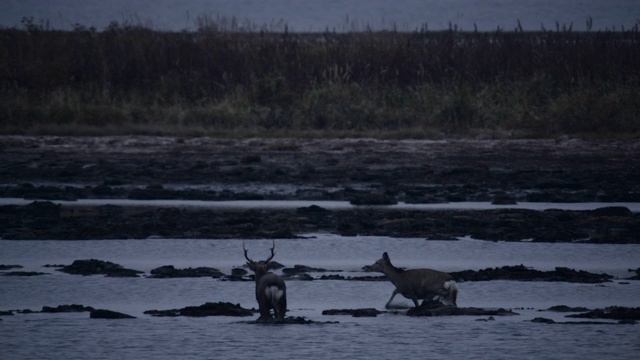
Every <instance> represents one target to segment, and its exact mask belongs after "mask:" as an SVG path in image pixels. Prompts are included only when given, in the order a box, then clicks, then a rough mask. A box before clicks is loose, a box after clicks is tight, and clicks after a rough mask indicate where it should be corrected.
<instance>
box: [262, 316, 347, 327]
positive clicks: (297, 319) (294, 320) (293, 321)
mask: <svg viewBox="0 0 640 360" xmlns="http://www.w3.org/2000/svg"><path fill="white" fill-rule="evenodd" d="M251 323H254V324H260V325H312V324H337V323H338V322H333V321H328V322H316V321H313V320H309V319H307V318H305V317H302V316H288V317H285V318H284V319H277V318H258V319H256V320H255V321H252V322H251Z"/></svg>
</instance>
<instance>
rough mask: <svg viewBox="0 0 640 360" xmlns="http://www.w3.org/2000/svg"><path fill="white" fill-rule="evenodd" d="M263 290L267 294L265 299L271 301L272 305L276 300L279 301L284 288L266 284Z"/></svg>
mask: <svg viewBox="0 0 640 360" xmlns="http://www.w3.org/2000/svg"><path fill="white" fill-rule="evenodd" d="M264 292H265V294H266V295H267V299H269V301H271V304H273V305H274V306H275V305H276V304H277V303H278V301H280V298H281V297H282V295H284V290H282V289H281V288H280V287H278V286H276V285H271V286H267V288H266V289H264Z"/></svg>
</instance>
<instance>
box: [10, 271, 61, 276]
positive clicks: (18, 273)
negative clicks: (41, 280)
mask: <svg viewBox="0 0 640 360" xmlns="http://www.w3.org/2000/svg"><path fill="white" fill-rule="evenodd" d="M0 275H4V276H39V275H49V274H47V273H43V272H37V271H9V272H7V273H2V274H0Z"/></svg>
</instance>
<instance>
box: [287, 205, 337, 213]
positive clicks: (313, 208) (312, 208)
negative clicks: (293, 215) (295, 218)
mask: <svg viewBox="0 0 640 360" xmlns="http://www.w3.org/2000/svg"><path fill="white" fill-rule="evenodd" d="M296 212H297V213H298V214H306V215H314V214H327V213H330V212H331V210H327V209H325V208H323V207H320V206H318V205H311V206H307V207H300V208H298V209H296Z"/></svg>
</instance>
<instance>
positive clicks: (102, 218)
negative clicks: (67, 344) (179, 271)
mask: <svg viewBox="0 0 640 360" xmlns="http://www.w3.org/2000/svg"><path fill="white" fill-rule="evenodd" d="M317 232H329V233H334V234H339V235H342V236H357V235H360V236H370V235H371V236H390V237H417V238H421V237H422V238H425V239H433V240H455V239H457V238H458V237H464V236H471V237H473V238H476V239H481V240H492V241H523V240H526V241H536V242H591V243H621V244H622V243H639V242H640V236H639V234H640V214H638V213H632V212H631V211H629V210H628V209H627V208H624V207H610V208H601V209H596V210H589V211H569V210H547V211H536V210H523V209H496V210H460V211H454V210H438V211H435V210H427V211H417V210H386V209H385V208H372V207H363V208H361V209H360V208H356V209H354V210H328V209H324V208H321V207H318V206H310V207H302V208H298V209H291V210H287V209H285V210H278V209H268V210H266V209H250V210H224V209H198V208H155V207H132V206H113V205H105V206H97V207H75V206H67V205H65V206H62V205H58V204H54V203H52V202H48V201H39V202H33V203H30V204H28V205H23V206H19V205H6V206H0V238H1V239H9V240H37V239H58V240H84V239H146V238H150V237H157V238H177V239H181V238H209V239H232V238H242V239H255V238H273V239H276V238H297V237H300V236H305V235H304V234H307V233H317Z"/></svg>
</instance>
